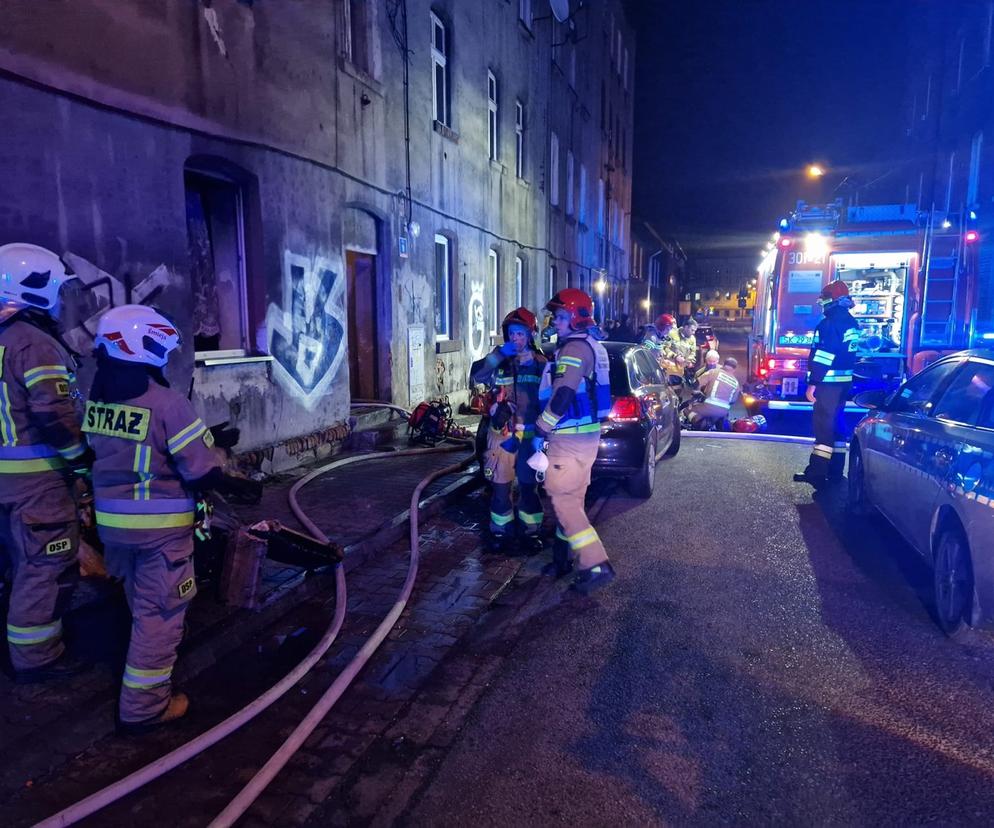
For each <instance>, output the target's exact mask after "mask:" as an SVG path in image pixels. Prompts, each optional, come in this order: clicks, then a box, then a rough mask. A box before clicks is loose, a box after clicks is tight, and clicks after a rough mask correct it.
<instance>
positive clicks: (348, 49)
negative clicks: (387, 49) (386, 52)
mask: <svg viewBox="0 0 994 828" xmlns="http://www.w3.org/2000/svg"><path fill="white" fill-rule="evenodd" d="M344 5H345V26H343V28H342V31H343V33H344V36H345V57H346V58H347V59H348V61H349V62H350V63H351V64H352V65H353V66H355V67H356V68H357V69H361V70H362V71H363V72H366V73H367V74H370V75H371V74H372V61H371V60H370V48H369V47H370V43H369V32H370V22H371V21H370V19H369V14H370V3H369V0H345V4H344Z"/></svg>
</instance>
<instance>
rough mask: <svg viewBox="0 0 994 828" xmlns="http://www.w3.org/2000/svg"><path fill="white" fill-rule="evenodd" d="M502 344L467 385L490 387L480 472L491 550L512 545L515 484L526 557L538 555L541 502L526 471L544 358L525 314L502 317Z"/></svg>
mask: <svg viewBox="0 0 994 828" xmlns="http://www.w3.org/2000/svg"><path fill="white" fill-rule="evenodd" d="M501 327H502V329H503V332H504V344H503V345H501V346H500V347H499V348H495V349H494V351H493V352H492V353H490V354H488V355H487V356H486V358H484V359H482V360H480V361H479V362H477V363H475V364H474V365H473V371H472V373H471V375H470V379H471V380H472V381H473V382H474V383H482V384H485V385H488V386H491V387H492V388H493V389H494V390H495V391H496V402H495V403H494V404H493V405H492V406H491V407H490V429H489V431H488V433H487V454H486V459H485V464H484V468H483V473H484V476H485V477H486V478H487V479H488V480H489V481H490V485H491V488H492V496H491V500H490V532H489V535H488V542H489V545H490V547H491V549H493V550H495V551H496V550H498V549H502V548H503V549H505V550H506V549H508V548H509V547H510V544H511V543H512V542H513V541H514V539H515V525H514V505H513V503H512V500H511V489H512V487H513V485H514V482H515V481H517V483H518V522H519V523H520V529H521V548H522V551H524V553H525V554H526V555H534V554H537V553H538V552H540V551H541V549H542V534H541V532H542V518H543V514H542V501H541V500H540V499H539V496H538V482H537V480H536V476H535V471H534V469H532V468H531V467H530V466H529V465H528V458H529V456H530V455H531V453H532V441H533V439H534V437H535V419H536V417H538V412H539V402H538V386H539V382H540V381H541V379H542V372H543V370H544V369H545V366H546V363H547V362H548V360H546V358H545V355H544V354H543V353H542V352H541V351H539V350H538V348H537V347H536V345H535V337H536V335H537V334H538V325H537V323H536V320H535V315H534V314H533V313H532V312H531V311H529V310H528V309H527V308H517V309H515V310H513V311H511V312H510V313H509V314H508V315H507V316H505V317H504V322H503V324H502V326H501Z"/></svg>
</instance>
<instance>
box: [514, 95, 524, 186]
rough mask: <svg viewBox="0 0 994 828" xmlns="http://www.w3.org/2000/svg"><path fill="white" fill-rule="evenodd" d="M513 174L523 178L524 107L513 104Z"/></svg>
mask: <svg viewBox="0 0 994 828" xmlns="http://www.w3.org/2000/svg"><path fill="white" fill-rule="evenodd" d="M514 174H515V175H516V176H517V177H518V178H524V177H525V106H524V104H523V103H521V101H515V102H514Z"/></svg>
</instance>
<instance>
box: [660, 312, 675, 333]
mask: <svg viewBox="0 0 994 828" xmlns="http://www.w3.org/2000/svg"><path fill="white" fill-rule="evenodd" d="M675 325H676V319H674V318H673V314H670V313H661V314H659V316H657V317H656V328H657V329H659V330H662V329H663V328H672V327H674V326H675Z"/></svg>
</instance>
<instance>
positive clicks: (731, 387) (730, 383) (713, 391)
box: [701, 368, 739, 410]
mask: <svg viewBox="0 0 994 828" xmlns="http://www.w3.org/2000/svg"><path fill="white" fill-rule="evenodd" d="M712 371H713V372H714V373H712ZM712 371H708V372H707V374H704V375H702V376H701V385H702V386H706V387H707V389H708V391H707V394H708V395H707V398H706V399H705V400H704V402H706V403H707V404H708V405H716V406H718V407H719V408H724V409H726V410H728V409H729V408H731V407H732V402H733V401H734V400H735V395H736V394H738V393H739V381H738V380H737V379H736V378H735V377H733V376H732V375H731V374H729V373H727V372H726V371H722V370H721V369H720V368H713V369H712ZM708 374H711V376H708Z"/></svg>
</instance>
